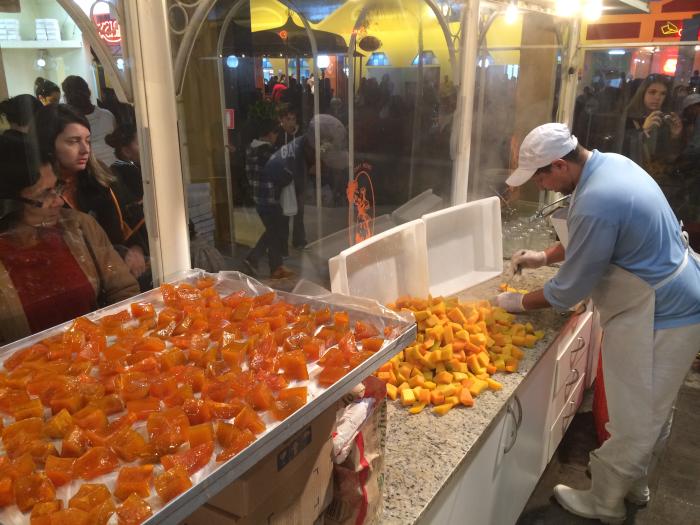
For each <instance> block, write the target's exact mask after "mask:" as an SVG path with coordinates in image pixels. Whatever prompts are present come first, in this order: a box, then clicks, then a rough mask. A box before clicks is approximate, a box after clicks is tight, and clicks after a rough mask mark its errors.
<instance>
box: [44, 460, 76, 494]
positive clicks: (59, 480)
mask: <svg viewBox="0 0 700 525" xmlns="http://www.w3.org/2000/svg"><path fill="white" fill-rule="evenodd" d="M74 464H75V458H61V457H58V456H48V457H47V458H46V464H45V465H44V472H46V475H47V476H48V477H49V479H50V480H51V481H52V482H53V484H54V485H55V486H56V487H60V486H61V485H65V484H66V483H69V482H70V481H71V480H72V479H73V465H74Z"/></svg>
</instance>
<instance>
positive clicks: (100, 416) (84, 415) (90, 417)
mask: <svg viewBox="0 0 700 525" xmlns="http://www.w3.org/2000/svg"><path fill="white" fill-rule="evenodd" d="M73 421H74V422H75V424H76V425H78V426H79V427H80V428H84V429H87V430H98V431H99V430H105V429H106V428H107V415H106V414H105V413H104V412H103V411H102V410H101V409H99V408H97V407H95V406H90V405H88V406H86V407H85V408H82V409H80V410H78V411H77V412H76V413H75V414H73Z"/></svg>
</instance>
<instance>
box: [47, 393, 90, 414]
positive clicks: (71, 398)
mask: <svg viewBox="0 0 700 525" xmlns="http://www.w3.org/2000/svg"><path fill="white" fill-rule="evenodd" d="M49 405H50V406H51V412H52V413H54V414H57V413H59V412H60V411H61V410H63V409H64V408H65V409H66V410H68V412H70V413H71V414H74V413H75V412H77V411H78V410H80V409H81V408H83V407H84V406H85V399H83V396H81V395H80V394H70V395H66V396H61V397H54V398H52V399H51V401H49Z"/></svg>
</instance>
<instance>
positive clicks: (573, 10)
mask: <svg viewBox="0 0 700 525" xmlns="http://www.w3.org/2000/svg"><path fill="white" fill-rule="evenodd" d="M580 9H581V4H579V0H557V3H556V13H557V16H562V17H568V18H571V17H573V16H576V15H577V14H578V12H579V10H580Z"/></svg>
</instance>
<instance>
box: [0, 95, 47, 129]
mask: <svg viewBox="0 0 700 525" xmlns="http://www.w3.org/2000/svg"><path fill="white" fill-rule="evenodd" d="M40 108H41V102H39V101H38V100H37V99H36V98H34V97H33V96H31V95H17V96H16V97H12V98H8V99H7V100H3V101H2V102H0V115H2V116H3V117H4V118H5V120H7V122H8V123H9V124H10V129H8V130H6V131H5V132H4V135H13V136H16V137H19V138H22V137H23V136H24V135H25V134H26V133H27V131H28V130H29V125H30V124H31V122H32V119H33V118H34V113H36V112H37V111H38V110H39V109H40Z"/></svg>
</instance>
